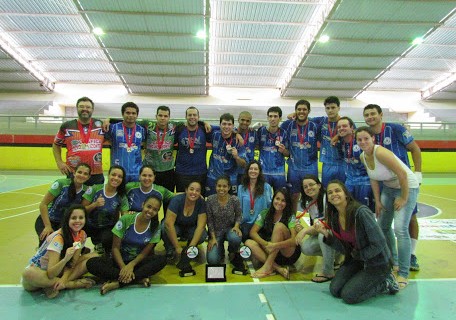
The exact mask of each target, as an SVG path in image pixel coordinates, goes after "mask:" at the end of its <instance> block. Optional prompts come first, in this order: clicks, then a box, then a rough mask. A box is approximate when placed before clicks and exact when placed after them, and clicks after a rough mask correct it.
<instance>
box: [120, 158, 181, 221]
mask: <svg viewBox="0 0 456 320" xmlns="http://www.w3.org/2000/svg"><path fill="white" fill-rule="evenodd" d="M154 181H155V171H154V169H153V168H152V166H149V165H144V166H142V167H141V169H140V170H139V182H129V183H127V185H126V191H127V198H128V206H129V208H130V211H133V212H140V211H141V208H142V205H143V203H144V200H146V198H147V197H149V196H151V195H156V196H157V197H158V198H160V199H161V200H162V203H166V204H167V203H168V202H169V201H170V200H171V198H172V197H173V196H174V193H172V192H171V191H169V190H168V189H166V188H165V187H162V186H159V185H156V184H154ZM156 219H158V216H157V217H156Z"/></svg>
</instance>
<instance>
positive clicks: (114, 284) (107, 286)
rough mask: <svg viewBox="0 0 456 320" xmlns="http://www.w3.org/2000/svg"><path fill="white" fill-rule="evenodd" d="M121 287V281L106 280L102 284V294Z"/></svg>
mask: <svg viewBox="0 0 456 320" xmlns="http://www.w3.org/2000/svg"><path fill="white" fill-rule="evenodd" d="M119 287H120V284H119V281H106V282H105V283H103V285H102V286H101V289H100V294H101V295H102V296H103V295H105V294H106V293H108V292H109V291H112V290H116V289H119Z"/></svg>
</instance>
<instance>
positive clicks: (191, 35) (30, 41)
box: [0, 0, 456, 100]
mask: <svg viewBox="0 0 456 320" xmlns="http://www.w3.org/2000/svg"><path fill="white" fill-rule="evenodd" d="M455 12H456V2H455V1H443V0H442V1H435V0H427V1H426V0H423V1H396V0H382V1H378V0H363V1H360V0H343V1H341V0H301V1H300V0H274V1H267V0H264V1H261V0H173V1H143V0H129V1H124V0H97V1H93V0H40V1H36V0H21V1H18V0H16V1H12V0H0V31H1V33H0V49H1V51H0V74H1V78H0V91H7V92H14V91H19V92H20V91H27V92H28V91H43V90H47V91H52V90H53V87H54V84H55V83H60V82H61V83H95V84H100V85H103V84H123V85H124V86H125V88H126V89H127V90H128V92H130V93H135V94H153V95H208V94H209V89H210V88H211V87H217V86H221V87H240V88H248V87H252V88H257V87H260V88H277V89H280V92H281V94H282V96H284V97H303V96H304V97H325V96H328V95H338V96H340V97H344V98H353V97H356V96H357V95H359V94H360V93H361V92H363V91H366V90H390V91H391V90H393V91H394V90H397V91H414V92H421V93H422V95H423V97H424V98H431V99H451V100H454V99H455V96H456V90H455V85H454V79H453V78H452V77H455V74H456V50H455V48H456V14H455ZM95 27H100V28H102V29H103V30H104V32H105V34H104V35H98V36H97V35H95V34H94V33H93V32H92V30H93V28H95ZM201 30H202V31H203V32H205V33H206V35H207V38H205V39H201V38H198V37H197V36H196V34H197V32H198V31H201ZM322 36H328V37H329V41H327V42H326V43H323V42H322V41H320V39H321V37H322ZM417 37H423V38H424V40H423V43H422V44H420V45H412V41H413V40H414V39H415V38H417ZM438 83H444V84H445V85H444V86H443V88H440V87H438V86H436V84H438Z"/></svg>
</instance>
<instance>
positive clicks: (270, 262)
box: [249, 223, 294, 278]
mask: <svg viewBox="0 0 456 320" xmlns="http://www.w3.org/2000/svg"><path fill="white" fill-rule="evenodd" d="M289 238H290V230H288V228H287V227H286V226H285V225H284V224H283V223H276V225H275V226H274V230H273V232H272V236H271V242H273V243H274V242H281V241H284V240H286V239H289ZM252 242H254V244H252V246H249V247H250V249H251V250H252V254H253V255H254V256H255V257H256V258H257V259H258V260H260V261H261V262H264V264H263V266H262V267H261V268H260V269H258V270H257V271H256V272H255V273H254V274H252V277H254V278H263V277H267V276H269V275H272V274H273V272H274V270H275V271H277V272H278V273H280V274H281V275H283V276H284V277H285V278H288V274H289V271H288V268H283V267H281V266H279V265H278V264H276V263H275V262H274V260H275V258H276V257H277V254H278V253H279V249H276V250H272V251H271V252H269V253H267V252H266V251H265V250H264V249H263V248H262V247H261V246H260V245H259V244H258V243H256V242H255V241H252ZM280 251H281V252H282V253H283V254H284V255H286V256H289V255H291V254H293V252H294V248H284V249H281V250H280Z"/></svg>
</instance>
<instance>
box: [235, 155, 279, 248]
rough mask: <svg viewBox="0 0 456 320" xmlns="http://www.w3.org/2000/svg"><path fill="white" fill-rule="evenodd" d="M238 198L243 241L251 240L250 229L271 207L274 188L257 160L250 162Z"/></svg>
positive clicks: (239, 188)
mask: <svg viewBox="0 0 456 320" xmlns="http://www.w3.org/2000/svg"><path fill="white" fill-rule="evenodd" d="M237 196H238V198H239V200H240V202H241V210H242V221H241V226H240V228H241V231H242V240H243V241H245V240H247V239H248V238H249V233H250V229H251V228H252V226H253V224H254V223H255V220H256V219H257V217H258V215H259V214H260V212H261V211H262V210H264V209H266V208H269V207H270V206H271V199H272V187H271V186H270V185H269V184H268V183H267V182H266V180H265V178H264V175H263V169H262V168H261V165H260V163H259V162H258V161H257V160H253V161H251V162H249V164H248V165H247V167H246V168H245V172H244V175H243V176H242V184H241V185H239V187H238V193H237Z"/></svg>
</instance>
